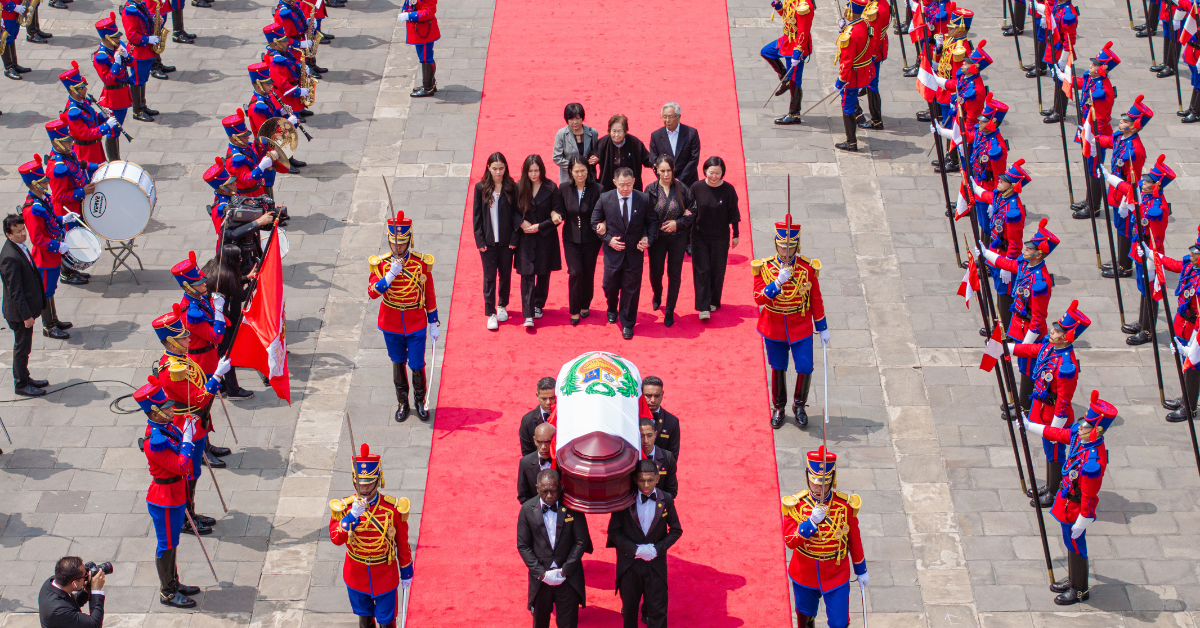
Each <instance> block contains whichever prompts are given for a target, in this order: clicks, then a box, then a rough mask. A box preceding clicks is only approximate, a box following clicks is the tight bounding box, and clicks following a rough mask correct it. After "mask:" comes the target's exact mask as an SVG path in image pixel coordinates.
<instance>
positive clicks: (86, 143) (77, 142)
mask: <svg viewBox="0 0 1200 628" xmlns="http://www.w3.org/2000/svg"><path fill="white" fill-rule="evenodd" d="M99 143H100V140H75V145H76V146H91V145H92V144H99Z"/></svg>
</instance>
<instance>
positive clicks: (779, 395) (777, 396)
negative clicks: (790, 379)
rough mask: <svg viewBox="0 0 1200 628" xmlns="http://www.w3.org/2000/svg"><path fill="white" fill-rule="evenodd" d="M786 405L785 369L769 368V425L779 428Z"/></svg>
mask: <svg viewBox="0 0 1200 628" xmlns="http://www.w3.org/2000/svg"><path fill="white" fill-rule="evenodd" d="M786 405H787V371H776V370H775V369H771V427H772V428H774V429H779V428H780V427H783V422H784V420H785V419H787V416H786V415H784V413H783V408H784V406H786Z"/></svg>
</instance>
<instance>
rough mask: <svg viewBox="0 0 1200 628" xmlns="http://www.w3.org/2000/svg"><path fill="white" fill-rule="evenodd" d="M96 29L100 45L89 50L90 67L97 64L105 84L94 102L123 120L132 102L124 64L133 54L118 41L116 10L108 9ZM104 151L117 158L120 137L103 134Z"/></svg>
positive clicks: (102, 81) (121, 122)
mask: <svg viewBox="0 0 1200 628" xmlns="http://www.w3.org/2000/svg"><path fill="white" fill-rule="evenodd" d="M96 32H97V33H99V35H100V47H99V48H97V49H96V52H93V53H92V67H94V68H96V75H97V76H99V77H100V84H101V85H103V86H104V89H103V90H102V91H101V92H100V98H99V99H98V100H97V102H98V103H100V105H102V106H104V107H107V108H108V110H109V111H111V112H112V116H113V117H114V118H116V119H117V122H118V123H119V124H125V116H126V114H128V113H129V107H130V106H132V105H133V100H132V99H131V97H130V91H129V89H130V88H129V82H130V78H129V77H130V74H131V72H130V68H129V66H127V65H125V64H126V62H128V61H132V60H133V57H132V56H131V55H130V54H129V51H128V50H126V49H125V46H124V45H123V44H122V43H121V31H120V30H118V29H117V15H116V14H115V13H112V12H109V14H108V17H106V18H104V19H101V20H100V21H99V22H96ZM104 152H105V153H106V154H107V155H108V159H109V161H115V160H118V159H120V158H121V145H120V138H118V137H117V136H116V135H113V136H112V137H107V138H105V139H104Z"/></svg>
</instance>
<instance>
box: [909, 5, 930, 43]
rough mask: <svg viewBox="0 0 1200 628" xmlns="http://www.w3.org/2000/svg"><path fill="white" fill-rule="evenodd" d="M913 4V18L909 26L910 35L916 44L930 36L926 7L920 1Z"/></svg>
mask: <svg viewBox="0 0 1200 628" xmlns="http://www.w3.org/2000/svg"><path fill="white" fill-rule="evenodd" d="M913 4H914V6H913V14H912V15H913V18H912V24H909V27H908V37H909V39H911V40H912V42H913V43H914V44H915V43H918V42H920V41H921V40H923V39H925V38H926V37H928V34H927V32H928V30H929V27H928V26H927V25H926V24H925V8H924V7H922V6H921V3H919V2H915V3H913Z"/></svg>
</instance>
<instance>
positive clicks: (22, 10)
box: [13, 4, 26, 15]
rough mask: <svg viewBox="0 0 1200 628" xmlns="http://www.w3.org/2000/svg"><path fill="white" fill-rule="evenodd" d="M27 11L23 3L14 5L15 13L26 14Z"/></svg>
mask: <svg viewBox="0 0 1200 628" xmlns="http://www.w3.org/2000/svg"><path fill="white" fill-rule="evenodd" d="M25 11H26V9H25V7H24V6H22V5H19V4H18V5H17V6H15V7H13V13H16V14H17V15H25Z"/></svg>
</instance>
